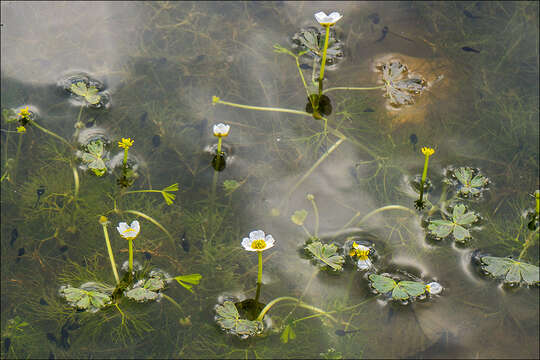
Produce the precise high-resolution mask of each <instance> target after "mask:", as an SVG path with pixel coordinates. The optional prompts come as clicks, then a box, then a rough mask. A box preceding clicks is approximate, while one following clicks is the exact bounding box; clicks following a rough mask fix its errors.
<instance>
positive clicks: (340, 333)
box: [336, 329, 347, 336]
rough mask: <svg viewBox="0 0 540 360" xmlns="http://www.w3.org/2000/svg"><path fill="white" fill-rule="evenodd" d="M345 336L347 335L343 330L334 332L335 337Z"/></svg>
mask: <svg viewBox="0 0 540 360" xmlns="http://www.w3.org/2000/svg"><path fill="white" fill-rule="evenodd" d="M345 334H347V333H346V332H345V330H341V329H339V330H336V335H337V336H345Z"/></svg>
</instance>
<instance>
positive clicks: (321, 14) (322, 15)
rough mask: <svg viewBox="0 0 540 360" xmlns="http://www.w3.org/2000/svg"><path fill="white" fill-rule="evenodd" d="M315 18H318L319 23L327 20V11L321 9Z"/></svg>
mask: <svg viewBox="0 0 540 360" xmlns="http://www.w3.org/2000/svg"><path fill="white" fill-rule="evenodd" d="M315 20H317V22H318V23H321V22H323V21H324V20H326V13H325V12H324V11H319V12H318V13H316V14H315Z"/></svg>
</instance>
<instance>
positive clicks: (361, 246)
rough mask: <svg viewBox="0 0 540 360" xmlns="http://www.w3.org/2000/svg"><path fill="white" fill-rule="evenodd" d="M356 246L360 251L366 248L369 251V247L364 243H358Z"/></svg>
mask: <svg viewBox="0 0 540 360" xmlns="http://www.w3.org/2000/svg"><path fill="white" fill-rule="evenodd" d="M356 248H357V249H358V250H361V251H366V250H368V251H369V248H368V247H367V246H364V245H358V246H357V247H356Z"/></svg>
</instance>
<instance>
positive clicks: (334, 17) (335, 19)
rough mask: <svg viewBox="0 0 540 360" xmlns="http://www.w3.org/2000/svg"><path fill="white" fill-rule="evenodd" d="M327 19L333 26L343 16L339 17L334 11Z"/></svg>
mask: <svg viewBox="0 0 540 360" xmlns="http://www.w3.org/2000/svg"><path fill="white" fill-rule="evenodd" d="M328 17H329V18H331V19H332V22H333V23H334V24H335V23H337V22H338V21H339V20H340V19H341V18H342V17H343V15H341V14H340V13H338V12H335V11H334V12H333V13H331V14H330V15H328Z"/></svg>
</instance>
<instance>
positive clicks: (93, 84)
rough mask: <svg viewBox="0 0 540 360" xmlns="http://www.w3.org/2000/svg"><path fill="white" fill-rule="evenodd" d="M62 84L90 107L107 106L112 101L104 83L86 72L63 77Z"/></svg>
mask: <svg viewBox="0 0 540 360" xmlns="http://www.w3.org/2000/svg"><path fill="white" fill-rule="evenodd" d="M60 86H62V88H64V90H66V91H68V92H69V93H71V94H72V95H73V96H74V97H75V98H76V99H77V100H79V101H81V102H82V103H83V104H85V105H87V106H90V107H95V108H100V107H106V106H108V104H109V102H110V96H109V94H108V93H107V92H105V91H104V89H105V87H104V85H103V84H102V83H101V82H99V81H97V80H94V79H91V78H90V77H89V76H87V75H84V74H77V75H73V76H70V77H68V78H66V79H63V80H62V81H60Z"/></svg>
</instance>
